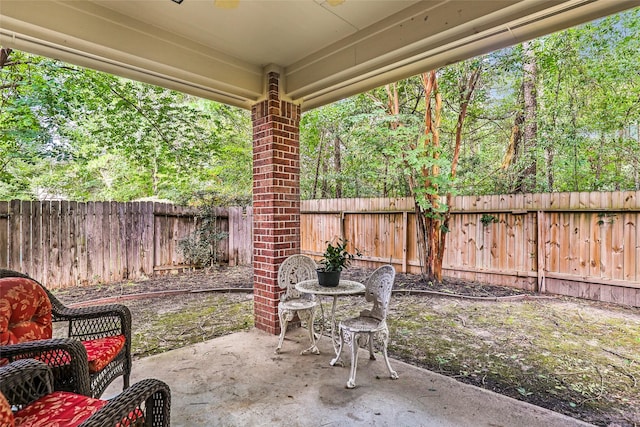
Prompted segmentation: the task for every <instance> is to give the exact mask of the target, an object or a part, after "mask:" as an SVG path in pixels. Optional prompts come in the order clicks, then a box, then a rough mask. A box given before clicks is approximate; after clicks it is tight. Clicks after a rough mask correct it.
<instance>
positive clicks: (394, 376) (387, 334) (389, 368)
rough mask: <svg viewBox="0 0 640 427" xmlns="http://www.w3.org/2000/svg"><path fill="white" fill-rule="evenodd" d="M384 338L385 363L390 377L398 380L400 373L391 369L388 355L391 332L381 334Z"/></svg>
mask: <svg viewBox="0 0 640 427" xmlns="http://www.w3.org/2000/svg"><path fill="white" fill-rule="evenodd" d="M381 338H382V355H383V356H384V363H385V364H386V365H387V369H388V370H389V376H390V377H391V379H392V380H397V379H398V373H397V372H396V371H394V370H393V369H392V368H391V363H389V356H388V355H387V343H388V342H389V331H388V330H385V331H383V332H382V333H381Z"/></svg>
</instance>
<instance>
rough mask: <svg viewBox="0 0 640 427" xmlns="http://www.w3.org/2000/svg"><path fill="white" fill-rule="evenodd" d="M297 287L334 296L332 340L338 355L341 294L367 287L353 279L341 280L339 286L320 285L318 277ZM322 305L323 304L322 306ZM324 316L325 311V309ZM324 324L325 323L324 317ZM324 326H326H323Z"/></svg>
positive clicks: (359, 290)
mask: <svg viewBox="0 0 640 427" xmlns="http://www.w3.org/2000/svg"><path fill="white" fill-rule="evenodd" d="M296 289H297V290H298V291H300V292H304V293H307V294H313V295H320V296H328V297H333V303H332V304H331V342H332V343H333V351H334V352H335V353H336V356H337V355H338V344H337V340H336V336H335V334H336V303H337V301H338V297H339V296H345V295H354V294H359V293H362V292H364V290H365V287H364V285H363V284H362V283H360V282H356V281H353V280H342V279H341V280H340V282H339V283H338V286H333V287H329V286H320V285H319V284H318V280H317V279H313V280H305V281H302V282H299V283H296ZM321 307H322V306H321ZM323 317H324V311H323ZM322 324H323V325H324V319H323V322H322ZM323 328H324V326H323Z"/></svg>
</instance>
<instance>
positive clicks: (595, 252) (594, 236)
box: [589, 215, 602, 277]
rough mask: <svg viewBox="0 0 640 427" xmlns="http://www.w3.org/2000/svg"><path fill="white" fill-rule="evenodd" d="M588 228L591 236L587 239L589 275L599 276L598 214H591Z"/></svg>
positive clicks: (599, 243)
mask: <svg viewBox="0 0 640 427" xmlns="http://www.w3.org/2000/svg"><path fill="white" fill-rule="evenodd" d="M589 228H590V230H591V238H590V241H589V256H590V260H589V265H590V270H589V276H592V277H600V262H601V259H600V251H601V248H602V246H601V238H600V231H601V225H600V218H599V217H598V215H591V218H590V221H589Z"/></svg>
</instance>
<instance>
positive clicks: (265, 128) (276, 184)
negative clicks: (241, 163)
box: [251, 73, 300, 335]
mask: <svg viewBox="0 0 640 427" xmlns="http://www.w3.org/2000/svg"><path fill="white" fill-rule="evenodd" d="M267 77H268V96H267V99H266V100H264V101H262V102H259V103H258V104H256V105H254V106H253V107H252V109H251V119H252V121H253V296H254V318H255V326H256V327H257V328H258V329H262V330H263V331H266V332H269V333H271V334H274V335H277V334H279V333H280V322H279V320H278V300H279V295H280V292H279V288H278V283H277V276H278V267H279V266H280V264H281V263H282V261H284V260H285V259H286V258H287V257H288V256H290V255H294V254H297V253H300V140H299V137H300V129H299V124H300V106H297V105H294V104H292V103H290V102H287V101H283V100H281V99H280V94H279V90H278V84H279V75H278V73H269V74H268V76H267Z"/></svg>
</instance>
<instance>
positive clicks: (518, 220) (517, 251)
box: [509, 214, 527, 271]
mask: <svg viewBox="0 0 640 427" xmlns="http://www.w3.org/2000/svg"><path fill="white" fill-rule="evenodd" d="M526 218H527V215H526V214H519V215H513V217H512V223H511V227H512V228H511V244H510V245H509V247H510V248H513V249H512V252H513V256H512V258H511V260H512V262H511V264H510V267H511V268H513V270H514V271H527V267H526V259H527V256H526V247H527V236H526V235H525V233H524V231H525V220H526Z"/></svg>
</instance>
